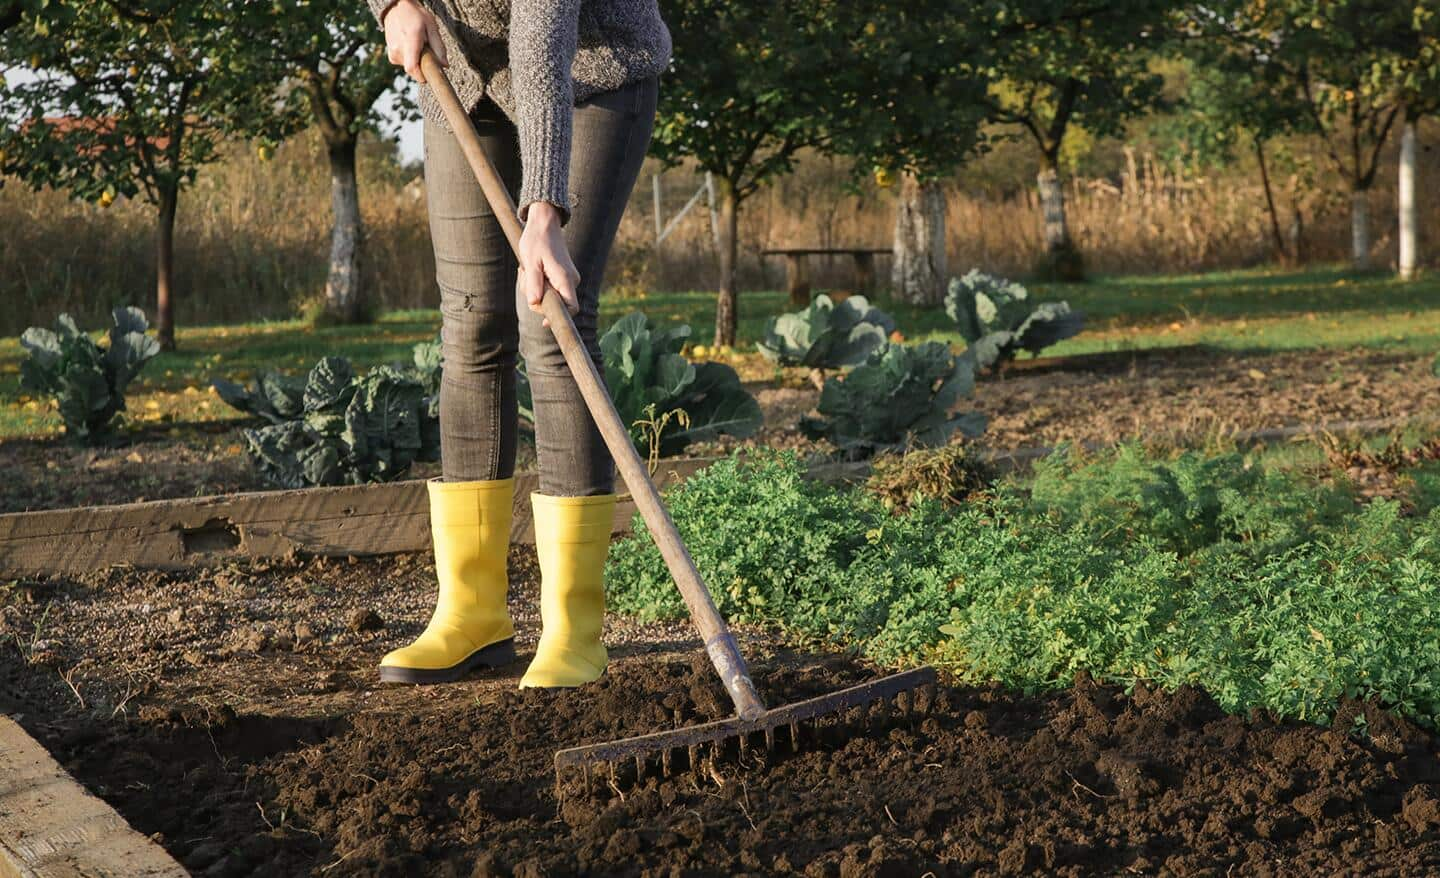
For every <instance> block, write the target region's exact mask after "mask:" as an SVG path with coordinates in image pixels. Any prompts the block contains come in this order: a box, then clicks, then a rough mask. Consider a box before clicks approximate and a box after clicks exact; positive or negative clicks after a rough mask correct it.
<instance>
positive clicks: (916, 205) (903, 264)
mask: <svg viewBox="0 0 1440 878" xmlns="http://www.w3.org/2000/svg"><path fill="white" fill-rule="evenodd" d="M894 247H895V256H894V258H893V259H892V260H891V262H892V268H891V271H890V286H891V291H892V295H894V296H895V298H897V299H899V300H900V301H902V302H908V303H910V304H912V305H938V304H940V303H941V302H942V301H943V300H944V298H945V272H946V266H945V193H944V191H942V189H941V187H940V184H939V183H937V182H933V181H932V182H926V183H922V182H920V180H919V179H917V178H916V177H915V176H914V175H913V174H905V175H904V176H903V177H902V178H901V180H900V204H899V206H898V207H897V209H896V211H895V244H894Z"/></svg>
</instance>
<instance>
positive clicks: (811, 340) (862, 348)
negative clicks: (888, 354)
mask: <svg viewBox="0 0 1440 878" xmlns="http://www.w3.org/2000/svg"><path fill="white" fill-rule="evenodd" d="M894 331H895V321H894V320H893V319H891V317H890V315H889V314H886V313H885V312H884V311H881V310H880V309H879V308H876V307H873V306H872V305H871V304H870V302H869V300H868V299H866V298H865V297H864V296H851V297H850V298H848V299H845V300H843V301H840V302H835V301H833V300H831V298H830V297H829V296H826V295H820V296H816V297H815V300H814V301H813V302H811V303H810V307H808V308H806V309H805V310H803V311H795V312H792V313H789V314H781V315H780V316H778V317H772V318H770V322H769V324H768V325H766V327H765V338H764V340H762V341H761V342H760V343H759V348H760V353H762V354H764V355H765V357H766V358H768V359H770V360H772V361H774V362H776V363H779V364H780V365H782V366H806V367H809V368H810V369H812V370H813V371H812V372H811V380H812V381H815V382H816V387H817V389H818V388H819V387H821V386H822V385H823V384H824V372H825V370H827V369H843V368H849V367H851V366H858V365H860V364H861V363H863V362H865V359H866V358H867V357H869V356H870V354H872V353H873V352H875V351H876V350H878V349H879V348H882V347H884V346H885V345H886V344H887V343H888V339H889V337H890V333H892V332H894Z"/></svg>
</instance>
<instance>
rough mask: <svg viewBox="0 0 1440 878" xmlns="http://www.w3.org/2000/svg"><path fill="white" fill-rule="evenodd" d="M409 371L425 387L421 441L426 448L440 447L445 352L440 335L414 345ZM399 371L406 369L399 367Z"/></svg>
mask: <svg viewBox="0 0 1440 878" xmlns="http://www.w3.org/2000/svg"><path fill="white" fill-rule="evenodd" d="M411 364H412V365H411V366H410V367H409V369H408V371H409V373H410V374H411V375H412V376H414V378H415V380H417V381H419V382H420V386H421V387H423V388H425V399H424V405H425V417H424V419H422V420H421V422H420V432H421V435H422V441H423V444H424V446H425V447H426V448H435V449H438V448H439V447H440V378H441V376H442V375H443V374H444V367H445V354H444V348H443V346H442V345H441V343H440V335H439V333H437V334H436V335H435V337H434V338H433V339H431V340H429V341H422V342H420V343H419V344H417V345H415V347H414V349H413V351H412V352H411ZM399 371H401V372H405V371H407V370H406V369H405V368H403V367H402V368H400V369H399Z"/></svg>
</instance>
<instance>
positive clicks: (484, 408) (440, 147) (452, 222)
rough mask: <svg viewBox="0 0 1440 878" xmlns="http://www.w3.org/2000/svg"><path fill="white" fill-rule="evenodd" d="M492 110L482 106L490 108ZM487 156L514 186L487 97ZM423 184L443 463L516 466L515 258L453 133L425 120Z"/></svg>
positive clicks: (503, 122) (479, 469)
mask: <svg viewBox="0 0 1440 878" xmlns="http://www.w3.org/2000/svg"><path fill="white" fill-rule="evenodd" d="M487 109H488V110H489V112H486V110H487ZM474 115H475V116H476V119H475V128H476V130H477V131H478V132H479V134H480V142H481V145H482V146H483V147H484V149H485V154H486V155H487V156H489V158H490V161H491V162H492V163H494V165H495V168H496V170H497V171H499V173H500V176H501V179H503V180H504V181H505V185H506V186H507V188H509V189H510V190H511V191H512V192H516V191H518V190H519V188H520V147H519V142H518V140H517V137H516V133H515V127H514V125H513V124H512V123H511V122H510V121H509V120H507V119H506V118H505V117H504V116H503V115H501V113H500V111H499V109H498V108H494V105H493V104H491V103H490V102H488V101H487V102H484V103H482V104H481V108H480V109H478V110H477V111H476V113H475V114H474ZM424 137H425V190H426V202H427V210H428V212H429V216H430V239H431V243H432V246H433V247H434V251H435V280H436V282H437V283H438V285H439V287H440V315H441V328H440V338H441V352H442V354H443V355H444V365H443V369H442V372H441V379H440V467H441V471H442V472H443V473H444V477H445V480H446V481H466V480H476V479H508V478H510V477H511V476H512V475H514V473H515V434H516V408H515V357H516V351H517V350H518V346H519V335H518V331H517V326H516V320H515V316H516V315H515V271H516V269H515V255H514V253H512V252H511V250H510V245H509V243H508V242H507V241H506V240H505V233H504V231H503V230H502V229H501V228H500V223H499V222H498V221H497V220H496V219H495V213H494V211H492V210H491V208H490V204H489V202H487V201H486V200H485V193H484V192H483V191H481V189H480V184H479V183H478V182H477V181H476V179H475V174H474V172H473V171H471V170H470V165H469V164H468V163H467V162H466V160H465V154H464V153H463V152H462V151H461V149H460V142H459V140H457V139H456V137H455V135H454V134H453V133H451V132H449V131H446V130H445V129H444V128H442V127H440V126H439V125H437V124H436V123H434V122H431V121H429V120H426V122H425V126H424Z"/></svg>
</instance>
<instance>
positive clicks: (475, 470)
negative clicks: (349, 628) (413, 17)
mask: <svg viewBox="0 0 1440 878" xmlns="http://www.w3.org/2000/svg"><path fill="white" fill-rule="evenodd" d="M490 110H491V112H489V113H485V112H484V111H482V112H481V113H479V114H477V115H480V116H482V117H484V118H479V119H477V120H476V127H477V128H478V129H479V131H480V135H481V140H482V143H483V145H484V148H485V151H486V153H487V154H488V155H489V156H490V159H491V161H493V162H494V163H495V165H496V167H497V168H498V169H499V170H500V173H501V174H502V175H503V176H504V177H505V178H506V179H507V181H508V185H509V186H510V187H511V189H512V190H513V189H516V188H518V181H517V179H516V178H517V177H518V176H519V167H520V163H519V158H518V153H519V147H518V144H517V142H516V138H515V129H514V127H513V126H512V125H510V123H509V122H508V121H506V120H505V118H504V117H503V116H502V115H500V113H499V110H498V109H496V108H493V106H492V107H491V108H490ZM424 136H425V183H426V191H427V201H428V205H427V206H428V210H429V213H430V236H431V239H432V240H433V242H434V248H435V277H436V280H438V281H439V285H440V313H441V332H440V335H441V348H442V352H443V354H444V367H443V370H442V372H441V382H440V456H441V470H442V472H443V473H444V475H443V477H442V478H439V479H432V480H430V482H429V483H428V484H427V486H426V487H427V489H428V494H429V500H430V535H431V537H432V542H433V544H434V552H435V576H436V579H437V580H438V586H439V587H438V591H437V594H436V599H435V609H434V612H432V613H431V615H430V621H429V623H428V624H427V625H426V626H425V630H424V631H423V632H421V634H420V636H419V637H417V638H416V639H415V640H414V641H413V642H411V643H410V644H408V645H407V646H403V647H401V648H399V649H396V650H393V651H391V652H390V653H388V654H386V655H385V657H384V658H382V659H381V661H380V679H381V680H383V681H388V682H395V683H442V682H449V681H452V680H457V679H460V678H461V677H463V676H465V675H466V674H467V673H468V672H469V671H471V670H473V669H475V668H479V667H496V666H498V665H503V664H506V663H508V662H511V661H513V660H514V659H515V645H514V638H515V628H514V625H513V623H512V621H511V619H510V613H509V610H508V608H507V607H506V597H507V593H508V591H509V580H508V578H507V575H506V568H505V562H506V556H507V555H508V550H509V547H510V521H511V511H512V510H513V508H514V504H515V491H514V478H513V476H514V470H515V418H516V412H515V351H516V348H517V345H518V331H517V327H516V320H515V310H514V309H515V305H514V288H515V260H514V257H513V255H512V254H511V252H510V246H509V244H508V243H507V242H506V241H505V236H504V234H503V233H502V231H501V229H500V225H499V223H498V222H496V220H495V215H494V213H493V212H492V211H491V210H490V207H489V205H488V204H487V203H486V201H485V197H484V195H483V193H482V192H481V191H480V187H479V184H478V183H476V181H475V177H474V175H473V174H472V173H471V171H470V167H469V165H468V164H467V163H466V161H465V157H464V154H463V153H462V152H461V150H460V146H459V142H458V141H457V140H456V139H455V136H454V135H453V134H452V133H450V132H448V131H446V130H445V129H444V128H441V127H440V126H438V125H435V124H433V123H431V122H429V121H427V122H426V124H425V131H424Z"/></svg>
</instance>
